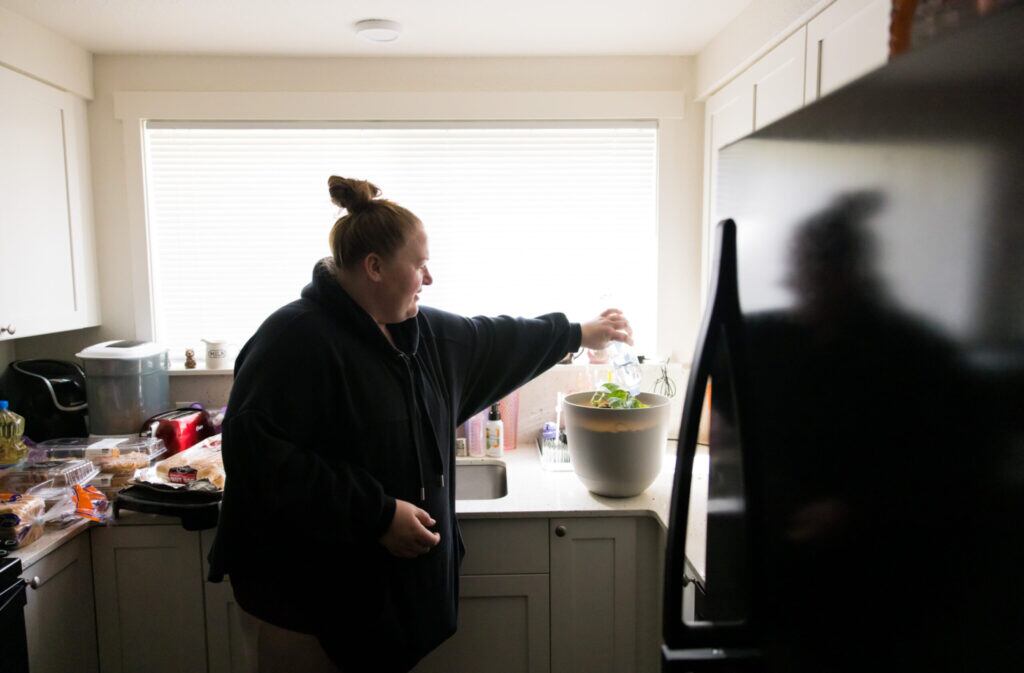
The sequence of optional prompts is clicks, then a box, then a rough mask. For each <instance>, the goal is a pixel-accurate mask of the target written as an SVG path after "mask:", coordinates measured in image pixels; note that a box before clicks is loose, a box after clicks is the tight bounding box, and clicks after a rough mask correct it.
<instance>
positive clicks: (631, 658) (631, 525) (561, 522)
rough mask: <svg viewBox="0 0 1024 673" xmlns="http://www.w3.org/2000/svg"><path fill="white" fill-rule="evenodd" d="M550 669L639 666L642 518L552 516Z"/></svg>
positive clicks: (592, 672) (601, 671)
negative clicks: (639, 529)
mask: <svg viewBox="0 0 1024 673" xmlns="http://www.w3.org/2000/svg"><path fill="white" fill-rule="evenodd" d="M550 526H551V670H552V671H553V672H554V673H622V672H624V671H635V670H637V588H638V581H637V580H638V574H637V520H636V519H634V518H627V517H623V518H610V517H608V518H574V519H551V521H550Z"/></svg>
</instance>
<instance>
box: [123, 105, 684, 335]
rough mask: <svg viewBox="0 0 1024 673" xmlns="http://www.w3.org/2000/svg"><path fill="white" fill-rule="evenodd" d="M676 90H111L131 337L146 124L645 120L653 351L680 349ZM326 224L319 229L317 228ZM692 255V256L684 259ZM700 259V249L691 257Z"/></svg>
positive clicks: (145, 248) (145, 262)
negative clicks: (653, 143) (651, 202)
mask: <svg viewBox="0 0 1024 673" xmlns="http://www.w3.org/2000/svg"><path fill="white" fill-rule="evenodd" d="M684 110H685V95H684V93H683V92H682V91H609V92H514V91H512V92H115V93H114V117H115V118H116V119H119V120H121V122H122V133H123V151H124V166H125V180H126V188H127V189H126V194H127V206H128V220H129V246H130V264H131V280H132V284H133V287H134V291H133V302H134V306H133V311H132V313H133V316H134V326H135V334H134V338H136V339H141V340H151V339H152V338H153V335H154V333H155V321H154V313H153V292H152V288H153V283H152V275H151V271H152V263H151V257H150V245H149V238H150V235H149V233H150V232H149V225H148V216H147V204H146V182H145V179H146V176H145V165H146V160H145V124H146V122H162V123H163V122H169V123H174V122H181V123H188V122H195V123H203V122H220V123H223V122H238V123H249V122H260V123H266V124H274V123H282V122H285V123H295V122H299V123H302V122H308V123H339V124H345V123H354V124H373V123H379V122H392V123H402V122H406V123H430V122H439V123H452V124H458V123H460V122H473V123H487V122H493V123H495V124H499V125H500V124H501V123H503V122H511V123H516V124H521V123H524V122H537V123H543V122H653V123H654V124H655V125H656V126H657V132H658V147H657V178H656V179H657V185H656V189H657V197H656V198H657V241H658V243H657V246H658V287H657V288H655V291H656V293H657V302H656V305H657V318H656V332H657V334H656V337H655V344H656V352H657V353H659V354H664V355H669V354H673V353H679V352H680V350H681V351H682V352H686V350H687V349H688V348H689V345H690V344H688V343H682V340H683V339H684V338H685V335H686V334H687V333H688V332H689V331H690V330H689V328H687V326H686V324H685V319H684V318H681V317H680V316H679V315H678V314H679V313H680V307H681V306H685V305H687V304H689V303H690V298H689V297H687V296H684V295H685V293H687V292H689V291H690V290H693V289H696V286H694V287H690V286H691V285H693V283H692V280H691V278H689V277H688V275H687V273H686V271H685V269H684V268H683V267H684V266H685V265H683V264H680V263H679V260H680V258H681V257H683V258H685V257H686V256H685V255H681V251H682V250H684V249H685V245H686V244H687V242H688V240H691V239H692V236H691V235H690V232H688V231H686V226H685V225H686V221H687V219H688V218H687V213H686V210H685V207H686V204H684V203H682V202H681V199H680V198H679V194H680V192H682V191H684V190H683V189H682V185H683V182H684V180H685V175H684V170H685V169H684V168H683V165H684V158H685V156H686V148H685V147H684V146H683V144H682V143H681V142H680V141H679V139H680V138H682V137H684V135H685V133H684V127H683V112H684ZM325 226H327V225H326V224H325ZM689 257H693V255H692V254H691V255H689ZM696 257H697V259H698V260H699V257H700V255H699V251H698V253H697V255H696Z"/></svg>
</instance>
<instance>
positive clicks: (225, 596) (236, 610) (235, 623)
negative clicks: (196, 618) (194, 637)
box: [201, 530, 259, 673]
mask: <svg viewBox="0 0 1024 673" xmlns="http://www.w3.org/2000/svg"><path fill="white" fill-rule="evenodd" d="M215 535H216V531H212V530H204V531H202V533H201V540H202V544H203V594H204V598H205V601H206V647H207V660H208V662H209V671H210V673H256V670H257V659H256V655H257V637H258V635H259V622H258V621H256V620H255V619H254V618H253V617H251V616H249V614H248V613H247V612H245V611H244V610H242V608H240V607H238V604H237V603H236V602H235V594H234V592H232V590H231V582H230V581H229V580H228V579H227V578H225V579H224V581H223V582H217V583H214V582H207V581H206V576H207V575H208V574H209V564H208V563H207V561H206V557H207V556H208V555H209V553H210V548H211V547H212V546H213V538H214V536H215Z"/></svg>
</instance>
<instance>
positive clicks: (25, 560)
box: [11, 519, 90, 570]
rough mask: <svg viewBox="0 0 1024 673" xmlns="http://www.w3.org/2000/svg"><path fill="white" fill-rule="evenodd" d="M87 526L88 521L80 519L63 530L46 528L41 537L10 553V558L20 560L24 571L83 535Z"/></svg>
mask: <svg viewBox="0 0 1024 673" xmlns="http://www.w3.org/2000/svg"><path fill="white" fill-rule="evenodd" d="M89 525H90V522H89V521H86V520H85V519H80V520H78V521H76V522H74V523H72V524H71V525H69V526H65V527H64V528H47V529H46V531H45V532H44V533H43V536H42V537H41V538H39V539H38V540H36V541H35V542H33V543H32V544H30V545H28V546H27V547H22V548H21V549H15V550H14V551H12V552H11V557H12V558H18V559H21V567H22V569H23V570H25V569H27V568H28V567H29V566H31V565H32V564H33V563H35V562H36V561H38V560H39V559H41V558H43V557H44V556H46V555H47V554H49V553H50V552H52V551H53V550H55V549H57V547H60V546H61V545H62V544H64V543H65V542H67V541H68V540H70V539H71V538H73V537H75V536H77V535H79V534H81V533H84V532H85V531H86V530H87V529H88V528H89Z"/></svg>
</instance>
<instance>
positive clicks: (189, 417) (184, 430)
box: [141, 408, 216, 458]
mask: <svg viewBox="0 0 1024 673" xmlns="http://www.w3.org/2000/svg"><path fill="white" fill-rule="evenodd" d="M141 434H143V435H152V436H153V437H156V438H157V439H162V440H163V441H164V446H166V447H167V453H165V454H164V456H163V457H164V458H166V457H167V456H172V455H174V454H175V453H178V452H179V451H184V450H185V449H187V448H189V447H190V446H193V445H194V444H198V443H199V442H201V441H203V440H204V439H206V438H207V437H210V436H211V435H214V434H216V433H215V432H214V427H213V423H211V422H210V415H209V414H208V413H206V411H205V410H204V409H192V408H189V409H175V410H174V411H166V412H164V413H162V414H157V415H156V416H154V417H153V418H150V419H149V420H148V421H146V424H145V426H143V428H142V433H141Z"/></svg>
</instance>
